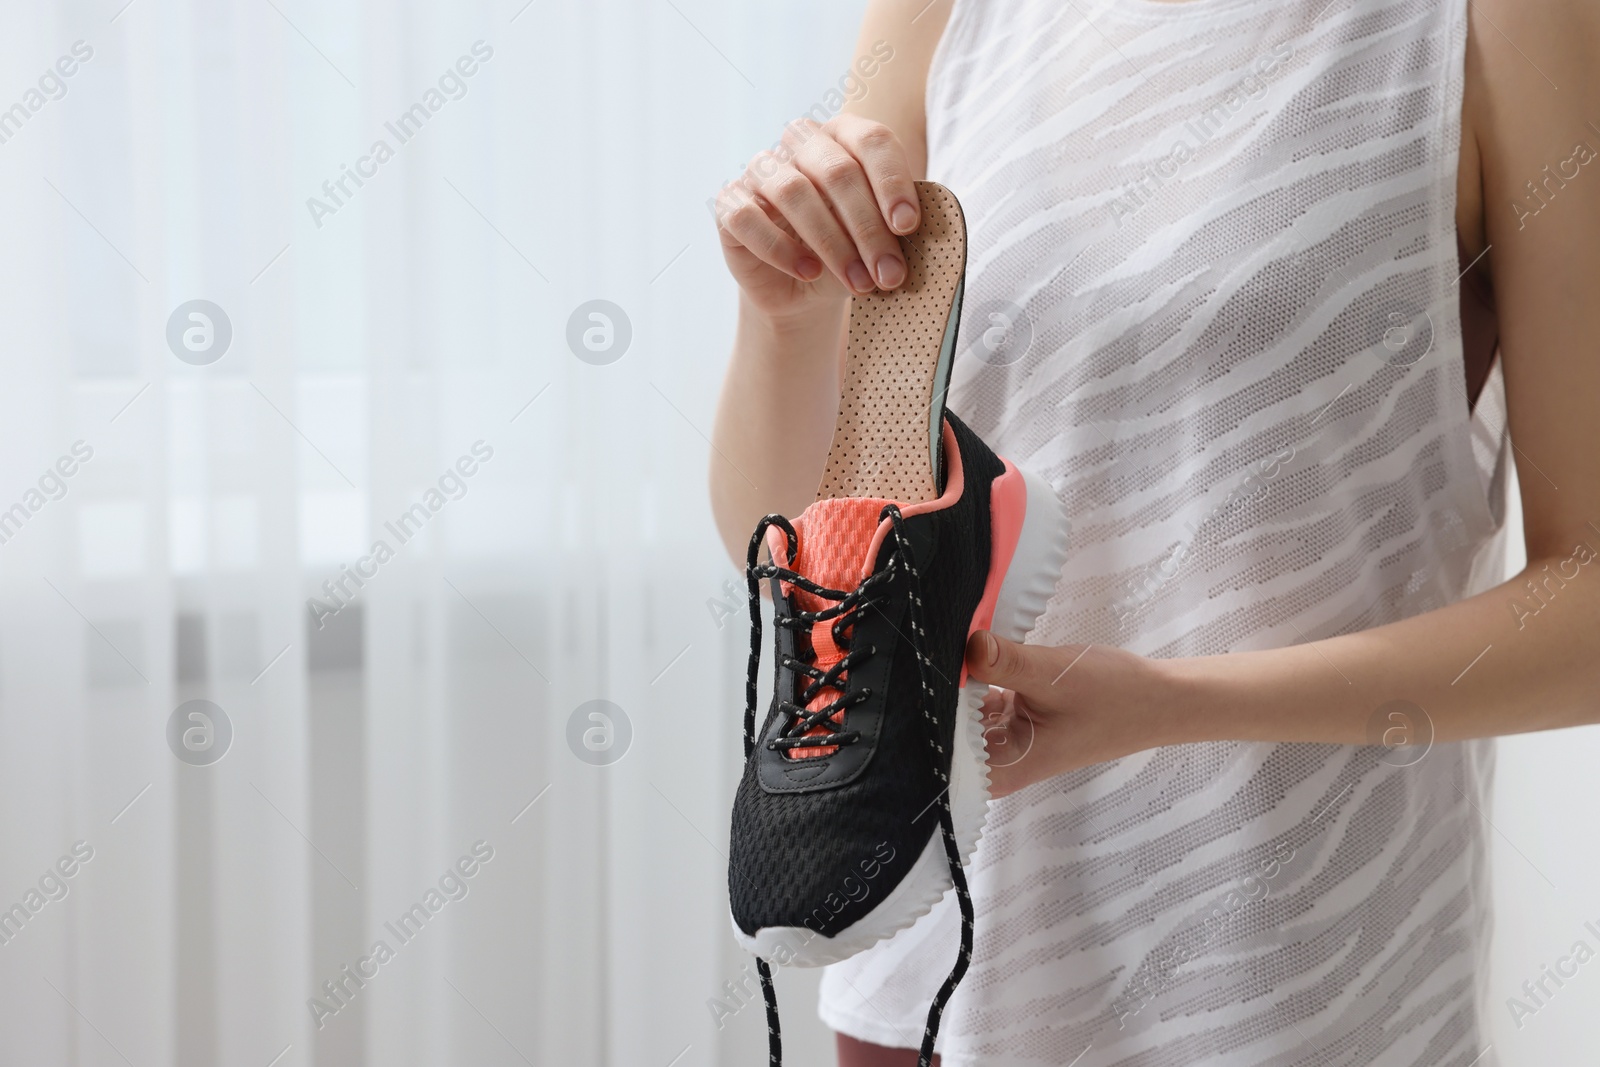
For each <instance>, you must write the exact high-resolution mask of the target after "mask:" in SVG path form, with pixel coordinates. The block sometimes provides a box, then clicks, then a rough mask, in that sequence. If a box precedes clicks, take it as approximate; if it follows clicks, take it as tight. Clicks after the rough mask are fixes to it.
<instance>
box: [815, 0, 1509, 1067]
mask: <svg viewBox="0 0 1600 1067" xmlns="http://www.w3.org/2000/svg"><path fill="white" fill-rule="evenodd" d="M1465 40H1466V0H1331V2H1329V0H1310V2H1298V0H1188V2H1176V3H1161V2H1155V0H1068V2H1062V0H957V2H956V4H955V10H954V12H953V14H952V16H951V22H950V25H949V27H948V29H947V30H946V31H945V36H944V40H943V41H942V42H941V44H940V46H939V51H938V53H937V54H936V56H935V59H934V63H933V68H932V71H931V73H930V76H929V85H928V93H927V104H928V141H929V145H928V147H929V176H930V177H931V178H933V179H934V180H937V181H940V182H943V183H944V184H946V185H947V186H949V187H950V188H951V189H952V190H953V191H954V192H955V194H956V195H957V196H958V197H959V198H960V199H961V202H962V204H963V206H964V208H965V211H966V216H967V223H968V227H969V240H970V253H969V254H970V259H969V272H968V282H967V299H966V309H965V312H964V315H963V322H962V338H963V340H962V346H961V350H960V354H959V356H958V358H957V363H956V369H955V372H954V376H953V383H954V384H953V387H952V391H951V406H952V408H953V409H954V410H955V411H956V412H957V413H958V414H959V415H961V416H962V417H963V418H964V419H966V420H967V421H968V423H969V424H970V425H971V426H972V428H973V429H974V430H976V431H977V432H978V433H980V434H982V435H983V436H984V437H985V438H986V439H987V440H988V441H989V442H990V443H991V444H992V445H994V446H995V447H996V448H997V449H998V450H999V451H1000V452H1001V454H1002V455H1005V456H1007V457H1009V458H1011V459H1012V460H1014V461H1016V462H1017V463H1019V464H1021V465H1023V466H1025V467H1031V468H1033V469H1035V470H1037V471H1039V472H1040V473H1042V474H1045V475H1046V476H1048V478H1049V479H1050V481H1051V482H1052V484H1053V485H1054V486H1055V488H1056V490H1057V491H1058V492H1059V493H1060V494H1061V495H1062V497H1063V499H1064V500H1065V501H1066V503H1067V506H1068V508H1069V511H1070V513H1071V516H1072V521H1073V537H1074V540H1073V546H1072V553H1071V556H1070V559H1069V561H1068V563H1067V565H1066V568H1065V570H1064V573H1063V575H1062V579H1061V582H1060V585H1059V587H1058V589H1057V593H1056V596H1055V598H1054V599H1053V600H1052V601H1051V604H1050V608H1049V611H1048V613H1047V615H1046V616H1045V618H1044V619H1043V621H1042V622H1041V624H1040V626H1039V627H1038V629H1037V630H1036V631H1035V634H1034V635H1033V640H1036V641H1041V642H1046V643H1060V642H1068V641H1076V642H1095V643H1103V644H1114V645H1120V646H1122V647H1124V648H1129V649H1132V650H1134V651H1137V652H1140V653H1143V654H1146V655H1150V656H1196V655H1209V654H1216V653H1224V652H1228V651H1235V650H1244V649H1257V648H1268V647H1275V646H1283V645H1291V644H1296V643H1300V642H1304V641H1307V640H1312V639H1316V638H1323V637H1328V636H1331V635H1334V634H1340V633H1348V632H1350V631H1355V630H1364V629H1367V628H1370V627H1373V626H1377V625H1380V624H1383V623H1387V622H1391V621H1393V620H1396V619H1400V618H1403V617H1406V616H1410V615H1414V614H1417V613H1419V612H1423V611H1427V610H1430V609H1432V608H1436V607H1439V606H1441V605H1444V604H1448V603H1451V602H1453V601H1455V600H1458V599H1460V598H1462V597H1463V596H1466V595H1470V594H1472V593H1474V592H1477V591H1479V590H1480V589H1482V588H1485V587H1487V586H1488V585H1492V584H1494V583H1495V582H1497V581H1499V580H1501V579H1503V578H1504V577H1505V575H1504V574H1503V567H1504V562H1503V558H1502V555H1501V548H1502V547H1503V537H1502V536H1501V534H1502V533H1503V529H1502V525H1503V516H1504V507H1503V504H1504V483H1505V467H1506V459H1505V453H1506V447H1505V435H1504V417H1503V410H1504V409H1503V404H1504V398H1503V387H1502V384H1501V379H1500V376H1499V372H1498V370H1496V372H1495V373H1494V374H1493V375H1492V376H1491V379H1490V381H1489V383H1488V385H1487V386H1486V387H1485V389H1484V393H1483V396H1482V398H1481V399H1480V400H1479V403H1478V405H1477V413H1476V415H1474V414H1473V413H1471V412H1470V411H1469V408H1468V404H1467V397H1466V386H1465V375H1464V370H1463V363H1462V348H1461V326H1460V318H1459V313H1458V303H1457V301H1458V289H1457V278H1458V274H1459V272H1460V269H1461V265H1458V263H1457V255H1456V240H1455V189H1456V159H1457V154H1458V148H1459V143H1460V106H1461V90H1462V62H1463V55H1464V46H1465ZM1007 305H1012V306H1009V307H1008V306H1007ZM1462 666H1463V667H1466V666H1467V663H1466V662H1463V663H1462ZM1325 673H1326V677H1325V679H1323V681H1325V683H1326V684H1327V685H1328V686H1329V687H1331V688H1335V689H1337V690H1339V691H1340V692H1342V693H1348V694H1349V699H1350V700H1351V701H1352V702H1355V703H1357V704H1359V705H1360V706H1361V707H1362V708H1363V709H1364V710H1366V711H1369V712H1370V713H1372V714H1373V715H1375V716H1376V719H1375V721H1376V722H1377V723H1378V725H1377V726H1376V727H1375V729H1374V732H1373V734H1372V735H1371V736H1372V739H1373V740H1374V741H1378V740H1380V739H1381V736H1382V734H1383V732H1384V731H1385V730H1389V731H1391V732H1390V735H1389V740H1390V741H1399V740H1403V739H1405V736H1406V735H1404V734H1403V731H1405V730H1406V729H1411V730H1413V731H1414V733H1413V734H1411V735H1409V736H1411V737H1414V738H1420V737H1424V736H1425V735H1426V732H1427V727H1426V720H1425V712H1423V711H1421V710H1419V709H1417V708H1415V707H1414V706H1412V705H1405V704H1400V705H1394V706H1390V705H1391V702H1393V701H1404V700H1405V699H1406V698H1407V697H1408V694H1405V693H1391V692H1379V691H1376V690H1373V689H1372V688H1371V687H1370V686H1369V685H1365V684H1363V681H1362V679H1360V678H1358V677H1349V678H1347V677H1345V676H1343V675H1342V674H1341V672H1340V671H1339V670H1338V669H1337V667H1336V666H1335V665H1333V664H1329V665H1328V666H1327V668H1326V671H1325ZM1068 677H1069V680H1068V681H1064V682H1063V684H1070V676H1068ZM1448 680H1449V679H1446V681H1448ZM1470 680H1471V676H1470V674H1469V675H1467V676H1466V678H1465V679H1463V681H1462V682H1461V684H1463V685H1465V684H1470ZM1391 712H1394V713H1398V714H1400V715H1401V717H1400V718H1393V717H1391V714H1390V713H1391ZM1492 760H1493V748H1492V745H1490V744H1489V743H1484V742H1479V743H1471V744H1451V745H1439V746H1435V747H1432V748H1431V750H1425V749H1423V748H1421V747H1414V748H1403V749H1398V750H1394V751H1390V750H1387V749H1385V748H1383V747H1378V746H1376V745H1374V746H1373V747H1353V746H1352V747H1341V746H1332V745H1304V744H1296V745H1270V744H1205V745H1188V746H1182V747H1174V748H1163V749H1159V750H1155V751H1151V752H1147V753H1143V754H1140V755H1137V756H1133V757H1129V758H1127V759H1123V760H1119V761H1116V762H1114V763H1110V764H1104V765H1099V766H1095V767H1091V768H1088V769H1085V770H1082V771H1078V772H1076V773H1073V774H1069V775H1066V776H1064V777H1061V778H1057V779H1054V780H1052V781H1049V782H1045V783H1042V784H1040V785H1038V786H1036V787H1034V788H1032V789H1031V790H1029V791H1027V792H1025V793H1023V794H1021V795H1019V796H1016V797H1011V798H1008V799H1006V800H1004V801H1001V802H999V803H997V804H995V805H994V808H993V810H992V812H991V817H990V823H989V828H988V830H987V833H986V836H985V838H984V840H983V843H982V845H981V846H980V848H979V850H978V854H977V856H976V858H975V859H974V861H973V864H972V867H971V879H972V888H973V895H974V899H975V903H976V907H977V917H978V932H977V945H976V953H975V958H974V960H973V964H972V969H971V971H970V972H969V974H968V975H967V978H966V981H965V982H964V983H963V985H962V987H961V989H960V990H959V992H958V993H957V995H956V997H955V999H954V1001H953V1002H952V1003H951V1006H950V1010H949V1012H948V1013H947V1015H946V1023H945V1027H944V1031H943V1033H942V1034H941V1035H940V1048H941V1050H942V1052H943V1053H944V1055H945V1062H946V1064H948V1065H950V1067H955V1065H966V1064H983V1065H985V1067H993V1065H997V1064H1011V1063H1029V1064H1032V1063H1050V1064H1070V1063H1073V1062H1074V1058H1075V1057H1078V1056H1080V1054H1081V1055H1082V1059H1081V1060H1077V1064H1078V1067H1101V1065H1110V1064H1123V1065H1132V1064H1137V1065H1139V1067H1169V1065H1170V1067H1201V1065H1223V1064H1226V1065H1228V1067H1245V1065H1259V1067H1268V1065H1273V1067H1290V1065H1293V1064H1299V1063H1311V1062H1315V1063H1320V1064H1327V1065H1330V1067H1343V1065H1359V1067H1426V1065H1434V1064H1437V1065H1443V1064H1455V1065H1462V1064H1466V1063H1468V1062H1471V1061H1473V1058H1474V1057H1475V1056H1477V1055H1478V1054H1479V1052H1480V1051H1482V1049H1483V1047H1484V1045H1486V1044H1487V1043H1488V1039H1487V1038H1486V1037H1485V1034H1484V1031H1485V1029H1486V1027H1484V1025H1483V1023H1482V1017H1481V1015H1480V1013H1479V1009H1478V1006H1477V1003H1476V1001H1477V993H1478V990H1477V986H1476V980H1475V975H1479V974H1481V973H1482V966H1481V965H1482V963H1483V960H1484V958H1485V955H1486V953H1487V947H1488V945H1487V940H1488V915H1489V897H1488V881H1487V872H1486V839H1485V827H1484V825H1483V816H1482V815H1481V814H1480V813H1479V810H1478V809H1479V808H1482V807H1483V806H1484V801H1483V794H1484V792H1485V790H1486V788H1487V785H1488V780H1489V777H1490V773H1491V768H1492ZM1475 805H1476V807H1475ZM953 905H954V900H953V897H952V896H951V895H948V894H947V896H946V899H945V901H944V902H943V903H942V904H941V905H940V906H939V907H938V908H936V909H935V910H934V912H933V913H932V914H930V915H928V916H926V917H925V918H924V919H923V920H922V921H921V922H919V923H917V924H916V925H915V926H913V927H912V928H911V929H909V930H907V931H905V932H903V933H902V934H901V935H899V936H897V937H895V938H893V939H892V940H890V941H889V942H886V943H884V944H882V945H879V946H878V947H877V948H875V949H873V950H871V951H869V952H867V953H865V954H863V955H861V956H859V957H857V958H855V959H852V960H850V961H848V962H846V963H844V964H840V965H837V966H835V967H833V968H830V970H829V973H828V974H827V975H826V977H825V978H824V982H823V995H822V1005H821V1012H822V1016H823V1019H824V1020H825V1021H826V1022H827V1023H829V1025H831V1026H833V1027H835V1028H836V1029H839V1030H842V1031H845V1032H847V1033H851V1034H854V1035H856V1036H858V1037H860V1038H863V1039H866V1040H870V1041H875V1042H878V1043H881V1044H888V1045H897V1046H914V1045H915V1044H916V1043H917V1042H918V1040H919V1039H920V1037H921V1034H922V1024H923V1016H924V1013H925V1012H926V1010H927V1005H928V1002H929V1001H930V999H931V998H932V996H933V993H934V991H935V989H937V987H938V985H939V983H940V982H941V981H942V980H943V978H944V976H945V974H946V972H947V971H948V969H949V967H950V964H951V963H952V961H953V960H954V958H955V952H956V943H957V933H958V917H957V915H956V912H955V908H954V906H953ZM1085 1049H1087V1050H1088V1051H1087V1052H1085ZM1494 1059H1495V1057H1494V1053H1492V1052H1491V1053H1489V1054H1488V1055H1487V1056H1485V1057H1484V1058H1483V1059H1482V1060H1479V1061H1477V1062H1478V1067H1490V1065H1492V1064H1493V1063H1494Z"/></svg>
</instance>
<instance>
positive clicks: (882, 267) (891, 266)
mask: <svg viewBox="0 0 1600 1067" xmlns="http://www.w3.org/2000/svg"><path fill="white" fill-rule="evenodd" d="M905 280H906V268H905V266H904V265H903V264H902V263H901V262H900V261H899V260H898V259H896V258H895V257H894V256H879V257H878V284H879V285H881V286H883V287H884V288H885V289H893V288H894V287H895V286H897V285H899V284H900V283H901V282H903V281H905Z"/></svg>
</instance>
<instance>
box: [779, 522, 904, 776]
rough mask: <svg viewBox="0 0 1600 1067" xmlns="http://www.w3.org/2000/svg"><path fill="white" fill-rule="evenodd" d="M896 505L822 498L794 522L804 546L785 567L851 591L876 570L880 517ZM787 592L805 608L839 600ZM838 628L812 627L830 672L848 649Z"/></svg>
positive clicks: (818, 700) (821, 699) (818, 663)
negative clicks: (841, 645) (874, 545)
mask: <svg viewBox="0 0 1600 1067" xmlns="http://www.w3.org/2000/svg"><path fill="white" fill-rule="evenodd" d="M890 503H892V501H889V500H879V499H877V498H875V497H829V498H827V499H823V500H819V501H817V502H816V503H814V504H812V505H811V506H810V507H808V508H806V510H805V511H804V512H802V513H801V514H800V517H799V518H798V519H796V520H795V522H794V531H795V535H796V537H797V539H798V541H799V544H800V547H799V549H798V551H797V552H796V553H795V558H794V559H793V560H790V561H788V562H787V563H786V564H785V566H787V567H788V568H789V569H790V570H792V571H796V572H798V573H800V574H803V575H805V576H806V577H807V578H809V579H810V580H811V581H813V582H816V583H817V584H818V585H820V586H822V587H823V588H824V589H840V590H843V591H845V592H849V591H850V590H852V589H854V588H855V587H856V586H858V585H860V584H861V581H862V579H864V578H866V577H868V576H869V575H870V574H871V573H872V570H873V564H874V563H875V561H874V560H873V559H872V556H871V553H872V543H873V539H874V537H875V536H876V535H877V532H878V525H879V523H878V516H879V515H880V514H881V513H882V511H883V508H884V506H885V505H886V504H890ZM781 543H782V542H781V538H780V540H779V544H781ZM775 558H776V557H775ZM780 562H781V560H780ZM785 592H787V593H788V594H789V597H790V599H791V600H792V602H793V603H794V606H795V607H796V608H797V609H799V610H801V611H822V610H824V609H826V608H829V607H832V606H833V605H834V604H835V603H836V601H832V600H824V599H823V598H821V597H818V596H813V595H812V594H810V593H807V592H806V591H805V590H803V589H797V588H795V587H793V586H790V585H787V584H786V585H785ZM832 630H833V620H831V619H830V620H827V621H824V622H819V623H815V624H813V625H812V627H811V649H812V652H813V653H815V658H814V659H813V660H812V665H813V666H815V667H816V668H817V669H818V670H823V671H826V670H828V669H829V668H830V667H832V666H833V665H834V664H835V663H838V662H839V660H840V659H841V658H842V657H843V656H844V650H843V649H841V648H839V646H838V645H837V644H835V643H834V640H833V633H832ZM840 695H841V694H840V693H839V691H838V690H836V689H833V688H825V689H823V690H822V691H820V692H819V693H817V695H816V696H815V697H813V698H812V699H811V700H810V701H809V702H808V705H807V706H808V707H810V708H812V709H817V708H822V707H824V706H825V705H827V704H830V703H832V702H833V701H835V700H837V699H839V697H840ZM832 719H833V721H834V722H835V723H842V722H843V721H844V713H843V712H842V711H841V712H839V713H837V714H835V715H833V716H832ZM825 732H826V730H825V729H824V728H823V727H821V726H814V727H812V728H811V729H810V730H808V731H806V733H807V734H808V735H811V734H821V733H825ZM834 747H835V746H832V745H826V746H818V747H816V748H796V749H792V750H791V751H790V753H789V756H790V758H791V759H807V758H810V757H814V756H826V755H829V754H831V753H832V752H833V751H834Z"/></svg>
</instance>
